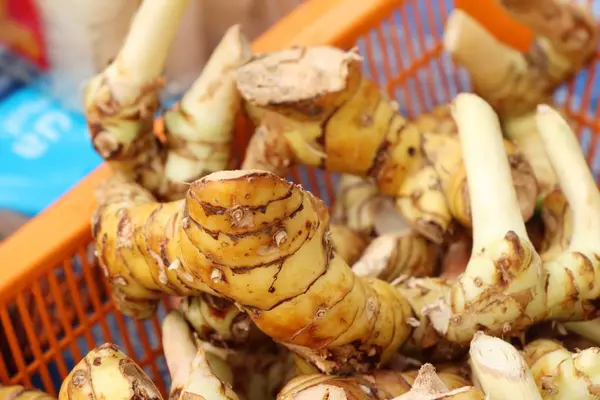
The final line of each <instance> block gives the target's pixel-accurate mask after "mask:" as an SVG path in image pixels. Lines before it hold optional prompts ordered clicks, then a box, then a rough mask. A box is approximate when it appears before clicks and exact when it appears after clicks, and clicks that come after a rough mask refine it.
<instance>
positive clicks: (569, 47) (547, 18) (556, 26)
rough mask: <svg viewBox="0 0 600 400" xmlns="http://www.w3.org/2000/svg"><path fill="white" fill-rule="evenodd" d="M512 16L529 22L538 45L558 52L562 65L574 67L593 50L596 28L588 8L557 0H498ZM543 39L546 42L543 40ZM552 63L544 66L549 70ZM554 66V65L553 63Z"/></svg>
mask: <svg viewBox="0 0 600 400" xmlns="http://www.w3.org/2000/svg"><path fill="white" fill-rule="evenodd" d="M497 1H498V2H499V3H500V4H501V5H502V7H504V8H505V9H506V10H507V11H508V12H509V13H510V14H511V16H512V17H513V18H516V19H518V20H520V21H521V22H522V23H524V24H525V25H527V26H529V27H530V28H531V29H532V30H533V31H534V33H535V34H536V35H538V37H539V38H538V40H539V41H540V42H542V43H540V46H544V45H545V47H547V48H550V49H551V50H546V51H548V52H550V51H552V52H555V53H556V54H557V56H558V55H560V56H561V58H560V59H558V60H556V61H555V60H551V62H556V63H558V61H562V62H564V63H566V65H562V68H564V69H570V70H571V71H577V70H578V69H579V68H581V66H582V65H584V64H585V63H586V62H587V61H589V59H590V58H591V56H592V55H593V54H594V53H595V51H596V45H597V43H598V28H597V26H596V24H595V22H594V20H593V18H592V14H591V11H590V10H588V9H586V8H584V7H581V6H579V5H576V4H574V3H569V2H563V1H560V0H497ZM544 42H545V43H544ZM552 67H554V66H553V65H549V66H547V68H548V69H549V70H552V69H551V68H552ZM555 68H556V67H555Z"/></svg>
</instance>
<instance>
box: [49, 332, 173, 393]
mask: <svg viewBox="0 0 600 400" xmlns="http://www.w3.org/2000/svg"><path fill="white" fill-rule="evenodd" d="M132 398H146V399H159V400H160V399H162V396H161V394H160V392H159V391H158V389H157V388H156V386H155V385H154V383H152V381H151V380H150V378H149V377H148V376H147V375H146V373H145V372H144V370H142V369H141V368H140V367H139V366H138V365H137V364H136V363H135V362H133V361H132V360H131V359H130V358H129V357H127V356H126V355H125V354H123V353H122V352H120V351H119V350H118V347H117V346H116V345H114V344H108V343H107V344H104V345H102V346H100V347H97V348H96V349H94V350H92V351H90V352H89V353H88V354H87V355H86V356H85V357H84V359H83V360H81V361H80V362H79V363H78V364H77V365H76V366H75V367H74V368H73V370H71V373H70V374H69V375H68V376H67V377H66V378H65V380H64V382H63V384H62V386H61V388H60V394H59V396H58V399H59V400H105V399H111V400H130V399H132Z"/></svg>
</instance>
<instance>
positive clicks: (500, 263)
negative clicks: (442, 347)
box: [423, 93, 546, 344]
mask: <svg viewBox="0 0 600 400" xmlns="http://www.w3.org/2000/svg"><path fill="white" fill-rule="evenodd" d="M452 115H453V117H454V119H455V120H456V123H457V126H458V130H459V136H460V142H461V146H462V150H463V159H464V163H465V168H466V174H467V182H468V185H469V197H470V200H471V211H472V215H473V249H472V254H471V258H470V260H469V263H468V265H467V267H466V270H465V272H464V274H463V275H462V276H461V277H460V279H459V280H458V281H457V282H456V283H454V284H453V285H452V286H451V287H450V288H449V289H450V290H449V291H447V293H446V294H445V295H444V296H443V298H442V299H441V300H440V301H439V302H438V303H436V304H431V305H430V306H428V307H426V310H424V312H423V313H424V314H426V315H427V316H429V319H430V320H431V323H432V324H433V326H434V328H435V329H436V330H437V331H438V332H439V333H440V334H441V335H442V336H444V337H446V338H447V339H448V340H450V341H452V342H458V343H461V344H467V343H468V342H469V341H470V340H471V339H472V337H473V335H474V334H475V332H477V331H478V330H484V331H486V332H488V333H490V334H492V335H502V334H510V333H511V332H512V333H513V334H516V333H519V332H520V331H522V330H523V329H524V328H526V327H528V326H530V325H531V324H533V323H535V322H536V321H538V320H540V319H541V318H542V317H543V316H544V311H545V300H546V299H545V291H544V273H543V270H542V268H541V260H540V257H539V256H538V254H537V253H536V252H535V249H534V248H533V245H532V244H531V242H530V241H529V238H528V236H527V232H526V230H525V224H524V223H523V219H522V217H521V212H520V209H519V204H518V202H517V196H516V194H515V189H514V186H513V184H512V180H511V174H510V168H509V163H508V159H507V156H506V153H505V150H504V144H503V141H502V133H501V131H500V124H499V122H498V117H497V115H496V114H495V112H494V110H493V109H492V108H491V106H490V105H489V104H487V103H486V102H485V101H484V100H483V99H481V98H480V97H478V96H477V95H474V94H470V93H461V94H459V95H458V96H457V97H456V99H455V100H454V102H453V104H452Z"/></svg>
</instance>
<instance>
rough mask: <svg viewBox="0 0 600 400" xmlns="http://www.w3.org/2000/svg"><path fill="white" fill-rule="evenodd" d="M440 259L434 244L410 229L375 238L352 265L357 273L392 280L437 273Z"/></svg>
mask: <svg viewBox="0 0 600 400" xmlns="http://www.w3.org/2000/svg"><path fill="white" fill-rule="evenodd" d="M439 259H440V255H439V249H438V247H437V246H436V245H435V244H433V243H431V242H429V241H428V240H427V239H425V238H424V237H423V236H421V235H419V234H418V233H416V232H413V231H410V230H408V231H406V232H402V233H388V234H385V235H382V236H379V237H377V238H375V239H373V241H372V242H371V244H369V246H368V247H367V248H366V249H365V251H364V253H363V254H362V256H361V257H360V259H358V261H356V262H355V263H354V264H353V265H352V271H354V273H355V274H356V275H358V276H369V277H373V278H378V279H382V280H384V281H386V282H393V281H394V280H396V279H398V278H401V277H409V276H412V277H421V276H434V273H435V271H436V269H437V265H438V262H439Z"/></svg>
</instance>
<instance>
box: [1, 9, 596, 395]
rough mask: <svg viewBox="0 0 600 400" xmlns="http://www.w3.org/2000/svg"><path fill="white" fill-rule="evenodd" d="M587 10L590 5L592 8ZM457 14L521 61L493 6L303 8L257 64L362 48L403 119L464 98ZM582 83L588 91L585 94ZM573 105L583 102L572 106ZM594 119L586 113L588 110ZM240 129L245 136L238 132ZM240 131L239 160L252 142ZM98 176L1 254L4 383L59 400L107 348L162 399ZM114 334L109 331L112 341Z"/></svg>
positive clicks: (268, 41) (314, 179)
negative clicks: (453, 38)
mask: <svg viewBox="0 0 600 400" xmlns="http://www.w3.org/2000/svg"><path fill="white" fill-rule="evenodd" d="M588 2H589V1H588ZM455 6H457V7H460V8H463V9H464V10H466V11H467V12H469V13H471V15H473V16H475V17H476V18H478V19H479V20H480V21H481V22H483V23H484V24H485V25H486V26H487V27H488V29H489V30H490V31H492V33H493V34H495V35H496V36H497V37H498V38H500V39H501V40H503V41H505V42H506V43H509V44H510V45H512V46H514V47H516V48H519V49H521V50H523V49H526V48H527V46H528V45H529V44H530V41H531V33H530V32H529V31H528V30H527V29H525V28H524V27H522V26H521V25H519V24H518V23H516V22H515V21H512V20H511V19H510V18H509V17H508V16H507V15H506V14H505V13H504V12H502V11H501V10H500V9H498V7H497V6H496V5H495V2H494V0H455V2H454V3H453V1H452V0H311V1H307V2H306V3H304V4H303V5H301V6H299V8H298V9H297V10H296V11H294V12H293V13H292V14H290V15H289V16H287V17H286V18H284V19H283V20H281V21H280V22H279V23H278V24H276V25H275V26H274V27H273V28H272V29H271V30H270V31H269V32H267V33H266V34H264V35H263V36H262V37H260V38H259V39H258V40H257V41H255V43H254V50H255V51H256V52H264V51H268V50H274V49H281V48H285V47H289V46H292V45H317V44H330V45H335V46H339V47H342V48H351V47H353V46H356V45H357V46H358V47H359V49H360V52H361V53H362V55H363V56H364V58H365V61H364V69H365V72H366V74H367V75H368V76H370V77H371V78H372V79H373V80H375V81H376V82H378V83H379V84H380V86H381V87H383V88H385V89H387V90H388V92H389V93H390V95H391V96H392V97H395V98H396V99H397V100H398V102H399V104H400V107H401V110H402V111H403V112H405V113H406V114H407V115H408V116H409V117H414V116H415V115H417V114H418V113H420V112H424V111H427V110H429V109H431V108H433V107H434V106H436V105H438V104H442V103H445V102H448V101H449V100H451V99H452V98H453V97H454V96H455V95H456V94H457V93H458V92H459V91H468V90H469V89H470V86H469V83H468V79H467V78H466V75H465V74H464V73H461V71H459V70H458V69H456V68H455V67H454V66H453V64H452V62H451V61H450V59H449V58H448V56H447V55H444V54H443V52H442V45H441V37H442V32H443V26H444V20H445V18H446V17H447V15H448V13H449V11H450V9H451V8H452V7H455ZM599 58H600V55H599V56H598V57H597V58H596V59H595V60H594V65H593V67H592V68H591V69H590V70H588V71H583V72H582V73H581V74H582V75H581V76H580V77H583V78H584V79H583V80H581V79H580V80H578V82H580V83H578V84H571V85H568V86H567V87H565V88H563V89H562V93H563V94H565V93H566V96H565V98H566V99H567V100H566V101H563V102H562V103H561V104H562V105H564V108H565V111H566V112H567V113H568V115H569V116H570V117H571V118H572V120H573V121H575V123H576V124H577V126H576V128H577V130H578V134H579V135H580V139H581V140H582V143H584V147H585V148H587V150H586V151H587V155H588V159H589V160H592V159H596V154H595V153H596V147H597V146H596V145H597V139H598V137H600V125H598V123H597V122H596V121H595V120H594V117H595V115H597V114H598V113H599V111H600V110H598V109H596V108H597V107H598V105H597V104H595V105H592V104H591V100H590V99H592V98H593V97H594V96H592V94H594V93H593V91H594V90H596V91H600V90H599V87H598V86H596V87H594V82H595V75H596V69H597V65H596V64H597V62H598V59H599ZM581 82H584V83H585V85H584V84H582V83H581ZM574 93H577V94H578V95H580V97H579V100H577V101H572V99H574V96H573V94H574ZM592 107H593V108H594V109H591V108H592ZM241 125H244V124H241ZM248 128H250V127H249V126H246V127H245V128H243V127H240V131H239V132H238V137H239V140H238V142H237V143H236V149H235V157H236V159H238V160H239V159H240V158H241V156H242V155H243V149H244V146H245V143H247V140H248V138H249V135H250V134H251V131H250V129H248ZM109 173H110V172H109V171H108V168H107V167H106V166H104V165H103V166H101V167H99V168H98V169H97V170H96V171H95V172H93V173H92V174H90V175H89V176H88V177H87V178H86V179H85V180H84V181H82V182H81V183H80V184H78V185H77V186H76V187H75V188H74V189H72V190H71V191H70V192H69V193H67V194H66V195H65V196H64V197H63V198H62V199H61V200H60V201H58V202H57V203H56V204H54V205H53V206H52V207H50V208H49V209H48V210H47V211H45V212H44V213H42V214H41V215H39V216H38V217H37V218H35V219H34V220H32V221H31V222H30V223H28V224H27V225H26V226H25V227H23V228H22V229H21V230H20V231H18V232H17V233H16V234H15V235H13V236H12V237H11V238H9V239H8V240H7V241H5V242H4V243H2V244H0V382H2V383H4V384H23V385H25V386H37V387H40V388H42V389H44V390H46V391H47V392H49V393H50V394H52V395H56V393H57V391H58V389H59V382H60V381H61V380H62V379H63V378H64V377H65V376H66V375H67V373H68V371H69V370H70V369H71V368H72V366H73V365H74V364H75V363H76V362H77V361H79V360H80V359H81V357H82V356H83V355H84V354H85V353H87V351H89V350H90V349H91V348H93V347H95V346H97V345H99V344H102V343H104V342H114V343H118V344H120V345H121V346H122V349H123V350H124V351H125V352H126V353H127V354H128V355H130V356H131V357H132V358H134V359H135V360H136V361H137V362H138V363H139V364H140V365H141V366H142V367H143V368H144V369H145V370H146V371H147V372H148V373H149V375H150V377H151V378H153V379H154V380H155V382H156V383H157V385H158V387H159V388H160V389H161V390H162V391H163V392H165V388H166V387H168V382H165V376H166V374H165V371H166V368H165V365H164V360H163V358H162V355H161V348H160V340H159V339H160V329H159V327H160V326H159V318H160V316H161V315H164V312H165V309H166V307H167V304H166V302H165V304H164V306H163V307H161V310H160V312H159V316H158V317H155V318H153V319H151V320H148V321H133V320H131V319H128V318H125V317H123V316H122V315H121V314H119V313H118V312H116V310H115V308H114V306H113V305H112V304H111V303H110V301H109V300H108V297H107V286H106V283H105V281H104V279H103V277H102V274H101V273H100V271H99V270H100V269H99V268H95V267H94V263H95V261H94V257H93V252H92V251H91V250H90V240H91V234H90V227H89V220H90V216H91V214H92V211H93V209H94V205H95V204H94V203H95V201H94V198H93V190H94V189H95V188H96V187H97V186H98V184H99V183H100V182H101V181H102V180H103V179H105V178H106V177H107V176H109ZM291 178H292V179H294V180H295V181H297V182H300V183H301V184H303V185H304V186H305V187H307V188H309V189H310V190H311V191H313V192H314V193H316V194H317V195H319V196H320V197H321V198H323V199H324V200H325V201H327V202H329V204H331V202H332V201H333V197H334V182H335V177H334V176H331V175H329V174H327V173H323V172H321V171H315V170H312V169H303V168H302V169H298V170H296V171H294V173H293V174H292V176H291ZM115 327H116V329H115Z"/></svg>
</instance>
